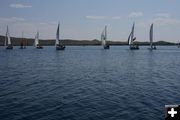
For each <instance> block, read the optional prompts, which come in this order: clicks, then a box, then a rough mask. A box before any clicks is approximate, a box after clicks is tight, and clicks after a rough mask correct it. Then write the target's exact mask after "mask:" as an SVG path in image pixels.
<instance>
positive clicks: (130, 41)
mask: <svg viewBox="0 0 180 120" xmlns="http://www.w3.org/2000/svg"><path fill="white" fill-rule="evenodd" d="M134 26H135V23H133V26H132V30H131V33H130V34H129V37H128V44H129V49H130V50H138V49H139V46H138V45H135V44H134V41H135V40H136V37H134Z"/></svg>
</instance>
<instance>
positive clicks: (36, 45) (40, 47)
mask: <svg viewBox="0 0 180 120" xmlns="http://www.w3.org/2000/svg"><path fill="white" fill-rule="evenodd" d="M34 45H35V47H36V48H37V49H43V46H41V45H40V44H39V32H37V34H36V36H35V40H34Z"/></svg>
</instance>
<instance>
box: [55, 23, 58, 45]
mask: <svg viewBox="0 0 180 120" xmlns="http://www.w3.org/2000/svg"><path fill="white" fill-rule="evenodd" d="M55 45H59V23H58V28H57V32H56V43H55Z"/></svg>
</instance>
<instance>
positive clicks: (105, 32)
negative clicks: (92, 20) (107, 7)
mask: <svg viewBox="0 0 180 120" xmlns="http://www.w3.org/2000/svg"><path fill="white" fill-rule="evenodd" d="M101 41H102V46H103V48H104V49H109V48H110V46H109V45H108V44H107V26H105V28H104V30H103V32H102V34H101Z"/></svg>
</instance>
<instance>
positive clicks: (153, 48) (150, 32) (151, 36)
mask: <svg viewBox="0 0 180 120" xmlns="http://www.w3.org/2000/svg"><path fill="white" fill-rule="evenodd" d="M149 40H150V48H148V49H149V50H155V49H156V46H155V45H153V24H151V27H150V31H149Z"/></svg>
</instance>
